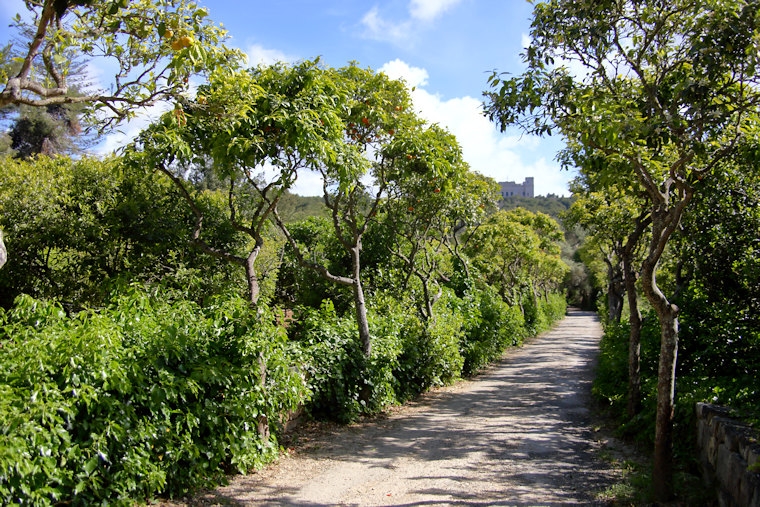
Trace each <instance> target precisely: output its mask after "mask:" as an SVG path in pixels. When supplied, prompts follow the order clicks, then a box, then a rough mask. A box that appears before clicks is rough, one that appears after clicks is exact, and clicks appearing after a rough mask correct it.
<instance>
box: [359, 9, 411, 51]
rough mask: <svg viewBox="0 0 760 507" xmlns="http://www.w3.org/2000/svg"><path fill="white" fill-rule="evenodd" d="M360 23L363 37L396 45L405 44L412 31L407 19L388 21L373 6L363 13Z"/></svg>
mask: <svg viewBox="0 0 760 507" xmlns="http://www.w3.org/2000/svg"><path fill="white" fill-rule="evenodd" d="M361 24H362V25H363V26H364V28H365V31H364V36H365V37H367V38H369V39H373V40H379V41H385V42H391V43H393V44H396V45H402V44H406V43H407V42H408V41H409V39H410V37H411V34H412V33H413V30H412V23H411V22H410V21H409V20H406V21H401V22H395V23H394V22H392V21H388V20H386V19H384V18H382V17H381V16H380V11H379V10H378V8H377V7H373V8H372V9H370V11H369V12H367V14H365V15H364V17H363V18H362V21H361Z"/></svg>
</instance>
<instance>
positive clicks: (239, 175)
mask: <svg viewBox="0 0 760 507" xmlns="http://www.w3.org/2000/svg"><path fill="white" fill-rule="evenodd" d="M25 5H26V6H27V8H28V9H30V10H31V11H32V12H33V14H34V15H33V16H30V17H29V20H30V21H29V22H27V21H25V20H24V19H22V18H18V19H17V20H16V21H14V23H15V24H16V25H17V27H18V28H19V32H18V33H19V34H20V39H21V40H22V41H23V42H24V43H23V44H15V45H14V44H11V45H9V46H7V47H4V48H3V49H2V50H0V59H1V60H0V81H2V82H3V83H4V84H5V88H4V89H3V91H2V92H0V108H2V109H0V115H1V116H2V118H3V119H5V120H8V118H10V120H9V121H10V128H9V134H8V135H6V136H4V137H3V139H0V150H3V152H5V153H7V155H6V156H4V157H3V158H2V161H1V162H2V167H3V171H4V172H3V179H2V182H1V184H0V233H2V235H0V248H2V253H3V260H5V255H4V254H5V251H4V250H5V246H4V245H3V241H1V240H4V241H5V244H7V253H8V256H7V262H6V263H5V264H4V265H2V266H0V267H1V268H2V269H0V307H1V308H2V312H1V313H0V365H1V368H0V376H1V377H2V379H1V381H0V389H1V390H2V391H0V394H1V395H2V396H0V421H2V426H0V433H1V434H2V436H3V439H2V441H1V442H0V497H1V498H2V501H3V503H17V502H23V503H30V504H36V505H44V504H49V503H56V502H73V503H79V504H85V503H94V502H104V501H106V500H107V501H109V502H116V503H125V504H128V503H132V502H133V501H134V500H142V499H146V498H149V497H151V496H154V495H157V494H168V495H171V496H176V495H182V494H185V493H186V492H188V491H191V490H193V489H195V488H198V487H205V486H210V485H212V484H215V483H217V482H218V481H220V480H223V478H224V475H225V474H226V473H228V472H233V471H246V470H248V469H250V468H252V467H256V466H259V465H261V464H262V463H264V462H266V461H267V460H269V459H271V458H272V457H273V456H275V455H276V453H277V450H278V448H277V438H278V436H279V435H280V433H281V428H282V425H283V422H284V421H285V420H286V419H287V417H288V414H289V413H290V412H291V411H292V410H294V409H295V408H296V407H298V406H305V407H306V410H307V412H308V413H310V414H311V415H312V416H314V417H323V418H332V419H335V420H338V421H346V422H347V421H352V420H355V419H356V418H357V417H359V416H360V415H362V414H371V413H376V412H378V411H381V410H383V409H384V408H385V407H387V406H388V405H390V404H394V403H400V402H403V401H404V400H407V399H409V398H411V397H413V396H415V395H417V394H418V393H420V392H423V391H425V390H426V389H429V388H430V387H432V386H436V385H442V384H445V383H448V382H452V381H454V380H456V379H457V378H459V377H461V376H463V375H470V374H473V373H476V372H477V371H478V370H479V369H480V368H482V367H483V366H484V365H486V364H487V363H488V362H489V361H492V360H494V359H495V358H498V357H499V356H500V354H501V353H502V352H503V350H504V349H505V347H508V346H510V345H516V344H519V343H520V342H521V341H522V340H523V338H524V337H525V336H528V335H531V334H534V333H537V332H540V331H541V330H543V329H546V328H547V327H548V326H549V325H551V323H552V322H553V321H554V320H556V319H557V318H559V317H560V316H561V315H563V313H564V306H565V299H564V294H567V295H568V296H569V297H570V298H571V300H572V302H573V303H576V304H581V305H583V306H593V305H594V303H598V305H599V308H600V313H601V314H603V316H604V319H603V320H604V322H605V337H604V339H603V342H602V356H601V360H600V365H599V372H598V378H597V382H596V383H595V387H594V390H595V393H596V394H597V395H598V396H599V398H600V399H602V400H605V401H607V402H608V403H609V405H610V407H611V410H612V411H613V413H615V414H617V415H619V416H620V417H621V418H622V420H623V421H624V424H623V429H624V430H625V431H627V432H628V433H629V434H632V435H635V436H636V437H637V438H639V439H642V440H644V441H647V442H648V443H650V444H651V445H652V447H653V450H654V453H653V462H654V470H653V473H652V475H651V477H652V483H653V489H654V491H653V495H654V498H655V499H656V500H657V501H661V502H667V501H669V500H671V499H672V497H673V493H674V487H675V486H676V483H677V481H676V480H675V479H674V477H676V476H678V474H676V473H675V472H676V471H689V469H690V467H691V464H692V463H693V462H692V461H691V458H690V456H691V451H690V448H689V445H690V444H689V442H688V439H689V435H690V434H691V433H692V432H691V431H690V430H686V428H690V426H691V420H690V418H691V417H692V411H693V403H694V402H695V401H697V400H704V401H713V402H717V403H725V404H728V405H730V406H732V407H733V408H734V409H735V410H736V412H737V413H738V414H739V415H742V416H744V417H746V418H748V419H749V420H754V421H758V420H760V414H759V413H758V412H757V407H758V406H760V395H759V394H758V391H757V389H756V386H755V385H754V384H755V382H754V380H755V376H756V371H757V365H758V361H760V322H758V317H757V316H758V315H759V314H760V293H758V290H759V289H758V288H759V287H760V264H758V244H757V238H758V237H760V215H759V214H758V213H760V212H759V211H758V210H760V188H758V181H760V177H759V175H760V168H759V167H758V165H757V160H758V153H760V151H759V150H758V146H760V131H759V130H758V128H757V106H758V104H760V94H759V93H758V89H759V88H758V86H760V83H759V82H758V72H757V69H758V65H759V64H760V56H759V55H760V51H758V48H757V44H758V42H757V40H758V39H757V36H756V34H757V32H758V30H760V15H758V8H759V7H758V4H757V3H753V2H745V1H743V0H736V1H729V2H725V1H717V0H715V1H712V0H710V1H701V2H693V1H691V0H674V1H671V2H667V3H663V2H661V1H651V2H650V1H643V2H629V1H620V2H595V1H590V0H588V1H587V0H581V1H579V0H572V1H570V0H549V1H546V2H540V3H537V4H536V9H535V14H534V19H533V24H532V29H531V42H530V46H529V47H528V48H527V50H526V54H525V55H524V56H525V61H526V70H525V72H524V73H523V74H522V75H519V76H501V75H499V74H494V75H493V76H492V77H491V78H490V80H489V85H490V89H489V90H488V91H487V92H486V104H485V107H486V112H487V114H488V115H489V116H490V117H491V119H492V120H493V121H495V122H496V123H497V124H498V125H499V126H500V127H501V128H503V129H506V128H507V127H509V126H511V125H517V126H518V127H521V128H522V129H523V130H524V131H525V132H527V133H531V134H539V135H544V134H551V133H552V132H555V133H559V134H560V135H561V136H562V137H563V139H564V141H565V144H566V148H565V149H564V150H563V151H562V152H561V154H560V160H561V162H562V163H563V164H565V165H566V166H568V167H571V168H575V169H578V172H579V177H578V179H577V181H576V182H575V183H574V188H573V192H574V196H573V198H572V199H559V200H556V199H550V198H539V199H536V200H531V201H529V202H528V201H526V202H521V201H512V202H502V203H499V202H498V187H497V185H496V183H495V182H494V181H492V180H490V179H489V178H485V177H483V176H481V175H478V174H476V173H474V172H472V171H470V170H469V168H468V166H467V164H466V162H465V161H464V160H463V158H462V153H461V149H460V148H459V146H458V144H457V142H456V139H454V138H453V136H451V134H449V133H448V132H447V131H446V130H445V129H442V128H440V127H439V126H437V125H430V124H428V123H426V122H424V121H423V120H422V119H420V118H419V117H418V116H417V115H416V114H415V112H414V108H413V107H412V104H411V99H410V97H409V93H408V90H407V89H406V87H405V86H404V85H403V84H402V83H400V82H396V81H392V80H389V79H388V78H387V77H386V76H384V75H383V74H377V73H374V72H373V71H371V70H369V69H362V68H360V67H359V66H358V65H357V64H351V65H348V66H346V67H343V68H339V69H333V68H329V67H326V66H324V65H323V64H322V63H321V62H319V60H315V61H304V62H300V63H297V64H294V65H285V64H277V65H273V66H260V67H257V68H253V69H246V68H243V66H242V63H241V55H240V53H239V52H237V51H232V50H229V49H228V48H226V47H225V46H224V32H223V30H221V29H220V28H219V27H218V26H216V25H215V24H214V23H213V22H211V21H210V20H209V19H208V17H207V16H208V13H207V12H206V10H205V9H202V8H198V7H197V6H196V5H194V4H191V3H186V2H177V1H175V0H146V1H144V2H140V5H139V6H137V4H134V5H132V4H130V3H129V2H124V1H119V2H111V3H102V2H84V1H83V2H60V1H57V0H45V1H41V2H27V3H26V4H25ZM67 10H76V11H77V13H76V14H77V15H76V16H68V17H64V16H65V14H66V12H67ZM28 23H30V24H28ZM81 56H86V57H99V56H107V57H111V58H115V59H116V60H117V61H118V62H119V71H118V74H117V75H116V76H114V80H115V83H116V86H115V87H114V89H113V90H112V92H111V93H108V94H99V93H90V91H88V93H87V94H82V93H79V92H78V91H77V90H76V89H75V87H74V86H70V85H71V82H70V81H71V79H72V76H73V75H74V74H75V72H74V70H75V69H74V67H75V66H76V65H80V63H79V57H81ZM567 62H572V63H573V65H572V66H568V65H564V64H565V63H567ZM579 69H583V70H579ZM193 74H203V75H204V78H205V81H204V84H203V85H201V86H200V87H198V88H197V90H192V91H191V90H190V89H189V86H188V83H189V78H190V76H191V75H193ZM147 76H151V78H150V79H147ZM132 78H135V79H132ZM158 99H164V100H168V101H171V103H172V104H173V106H174V108H173V109H172V110H170V111H169V112H167V113H165V114H164V115H163V116H162V117H161V118H160V119H158V121H156V122H154V123H153V124H151V125H150V126H148V127H147V128H146V129H145V130H144V131H143V132H142V133H141V134H140V135H139V136H138V138H137V139H136V140H135V141H134V143H133V144H132V145H131V146H130V147H128V149H126V150H125V152H124V153H122V154H121V155H120V156H118V157H113V158H110V159H106V160H96V159H92V158H86V157H85V158H79V159H71V158H69V157H67V156H61V155H59V156H55V154H66V153H75V152H76V151H77V150H76V148H77V140H76V134H77V132H78V131H79V129H80V128H81V127H82V126H83V125H87V126H90V127H93V126H94V127H98V128H100V129H107V128H109V127H111V126H113V125H115V124H118V123H119V122H121V121H123V120H124V119H126V118H129V117H131V116H132V115H133V114H134V112H135V107H138V106H142V105H148V104H151V103H153V102H154V101H155V100H158ZM35 108H36V109H35ZM80 120H81V122H82V123H80ZM20 141H27V142H23V143H22V142H20ZM82 142H86V141H82ZM11 156H14V157H15V158H11ZM305 173H310V174H313V175H316V176H317V177H318V178H319V179H320V180H321V182H322V195H321V196H319V197H314V198H306V199H301V198H298V197H297V196H293V195H292V194H291V193H290V191H291V188H292V185H293V183H294V182H295V181H296V180H297V178H298V177H299V175H303V174H305ZM544 201H546V202H544ZM533 206H549V207H550V208H549V210H547V213H548V214H546V213H542V212H537V211H536V210H537V208H534V207H533ZM499 208H501V209H499ZM541 209H545V208H541ZM550 215H551V216H550ZM559 215H562V216H563V219H564V220H565V223H566V230H567V231H568V233H567V234H566V235H564V234H563V231H562V229H561V228H560V227H559V225H558V224H557V222H556V221H555V220H554V218H552V217H555V218H556V216H559ZM642 296H643V297H642ZM676 393H677V395H676ZM682 429H683V431H681V430H682Z"/></svg>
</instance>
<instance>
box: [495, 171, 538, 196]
mask: <svg viewBox="0 0 760 507" xmlns="http://www.w3.org/2000/svg"><path fill="white" fill-rule="evenodd" d="M499 185H500V186H501V196H502V197H512V196H515V195H519V196H522V197H535V196H534V195H533V192H534V190H533V177H532V176H529V177H527V178H525V181H524V182H523V183H515V182H514V181H500V182H499Z"/></svg>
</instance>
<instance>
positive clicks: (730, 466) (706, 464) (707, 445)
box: [697, 403, 760, 507]
mask: <svg viewBox="0 0 760 507" xmlns="http://www.w3.org/2000/svg"><path fill="white" fill-rule="evenodd" d="M697 445H698V447H699V455H700V461H701V465H702V473H703V476H704V479H705V482H706V483H707V484H708V486H710V487H713V488H715V490H716V492H717V494H718V501H719V502H720V505H721V506H722V507H760V473H756V472H753V471H750V470H748V468H752V469H753V470H757V469H758V468H757V467H760V463H759V461H760V444H759V443H758V440H757V433H756V432H755V431H753V430H752V428H750V427H749V426H747V425H746V424H742V423H740V422H738V421H736V420H735V419H731V418H730V417H729V410H728V409H727V408H723V407H718V406H715V405H710V404H707V403H697Z"/></svg>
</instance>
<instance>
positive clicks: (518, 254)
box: [465, 208, 569, 313]
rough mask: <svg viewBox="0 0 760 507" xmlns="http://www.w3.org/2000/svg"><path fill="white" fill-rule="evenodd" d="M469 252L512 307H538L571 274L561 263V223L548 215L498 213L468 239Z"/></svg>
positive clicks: (514, 211)
mask: <svg viewBox="0 0 760 507" xmlns="http://www.w3.org/2000/svg"><path fill="white" fill-rule="evenodd" d="M468 236H469V237H468V239H467V243H466V247H465V252H466V253H467V254H468V256H469V257H470V258H471V259H472V263H473V265H474V266H475V267H476V268H477V270H478V272H479V273H481V274H482V276H484V277H485V279H486V281H487V283H488V284H489V285H491V286H493V287H494V288H496V289H497V290H498V292H499V294H500V295H501V297H502V298H503V299H504V301H506V302H507V303H508V304H509V305H511V306H514V305H519V306H520V308H521V309H523V312H524V313H525V308H524V301H525V298H528V299H529V300H530V301H532V302H533V303H536V302H537V301H538V299H539V298H540V297H541V294H540V292H541V291H543V292H544V294H546V292H548V291H550V290H552V289H553V288H556V287H557V286H558V285H559V284H560V283H561V281H562V279H563V278H564V275H565V273H566V271H567V270H568V269H569V268H568V267H567V265H565V264H564V263H563V262H562V261H561V259H560V248H559V245H558V242H559V240H560V239H561V237H562V233H561V231H560V229H559V224H557V223H556V222H554V220H553V219H551V218H550V217H549V216H548V215H544V214H543V213H535V214H534V213H531V212H530V211H527V210H524V209H521V208H516V209H514V210H511V211H503V210H501V211H498V212H496V213H494V214H493V215H491V216H489V217H488V218H487V219H486V220H485V221H484V222H483V224H481V225H480V226H479V227H477V228H475V229H474V230H472V231H470V232H469V234H468Z"/></svg>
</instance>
